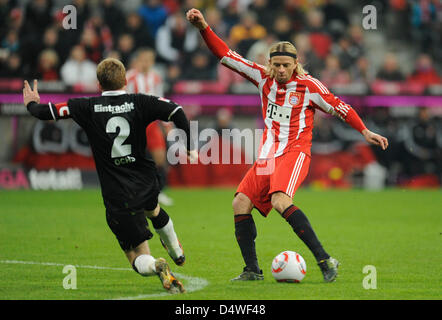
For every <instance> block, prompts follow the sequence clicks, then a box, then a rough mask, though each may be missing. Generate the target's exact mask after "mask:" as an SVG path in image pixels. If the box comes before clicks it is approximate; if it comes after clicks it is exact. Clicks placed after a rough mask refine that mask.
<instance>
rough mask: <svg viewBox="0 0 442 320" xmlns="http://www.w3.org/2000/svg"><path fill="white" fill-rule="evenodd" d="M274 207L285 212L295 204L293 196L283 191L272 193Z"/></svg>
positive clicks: (280, 211)
mask: <svg viewBox="0 0 442 320" xmlns="http://www.w3.org/2000/svg"><path fill="white" fill-rule="evenodd" d="M271 203H272V207H273V208H274V209H275V210H276V211H278V212H279V213H282V212H284V210H285V209H287V208H288V207H289V206H291V205H292V204H293V200H292V198H290V197H289V196H288V195H287V194H285V193H283V192H276V193H274V194H272V198H271Z"/></svg>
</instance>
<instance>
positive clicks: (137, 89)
mask: <svg viewBox="0 0 442 320" xmlns="http://www.w3.org/2000/svg"><path fill="white" fill-rule="evenodd" d="M126 79H127V87H126V88H127V92H129V93H145V94H151V95H154V96H157V97H162V96H163V95H164V90H163V81H162V79H161V76H160V75H159V74H158V73H157V72H156V71H155V70H150V71H149V72H148V73H147V74H146V73H142V72H139V71H138V70H136V69H130V70H128V71H127V73H126Z"/></svg>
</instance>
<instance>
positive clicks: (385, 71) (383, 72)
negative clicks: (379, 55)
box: [376, 53, 405, 81]
mask: <svg viewBox="0 0 442 320" xmlns="http://www.w3.org/2000/svg"><path fill="white" fill-rule="evenodd" d="M376 78H377V79H379V80H385V81H403V80H405V76H404V74H403V73H402V71H401V70H400V69H399V65H398V62H397V58H396V55H395V54H393V53H388V54H386V55H385V58H384V62H383V65H382V68H381V69H380V70H379V72H378V73H377V75H376Z"/></svg>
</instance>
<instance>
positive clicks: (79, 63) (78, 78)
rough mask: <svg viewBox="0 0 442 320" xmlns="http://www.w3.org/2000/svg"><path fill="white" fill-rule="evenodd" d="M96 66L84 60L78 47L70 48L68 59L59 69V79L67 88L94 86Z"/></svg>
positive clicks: (83, 52)
mask: <svg viewBox="0 0 442 320" xmlns="http://www.w3.org/2000/svg"><path fill="white" fill-rule="evenodd" d="M96 68H97V66H96V64H95V63H93V62H92V61H90V60H88V59H87V58H86V52H85V50H84V48H83V47H82V46H80V45H76V46H74V47H73V48H72V50H71V54H70V57H69V59H68V60H67V61H66V62H65V63H64V64H63V66H62V67H61V79H62V80H63V82H64V83H65V84H67V85H69V86H76V85H78V86H91V87H92V86H95V85H96V81H97V77H96Z"/></svg>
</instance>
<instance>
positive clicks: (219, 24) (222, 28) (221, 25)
mask: <svg viewBox="0 0 442 320" xmlns="http://www.w3.org/2000/svg"><path fill="white" fill-rule="evenodd" d="M204 15H205V17H206V21H207V23H209V25H210V26H211V28H212V30H213V31H214V32H216V34H219V35H220V37H225V38H227V34H228V33H227V30H228V26H227V23H226V22H225V21H224V20H223V16H222V13H221V11H220V10H219V9H218V8H216V7H209V8H207V9H206V10H205V14H204Z"/></svg>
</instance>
